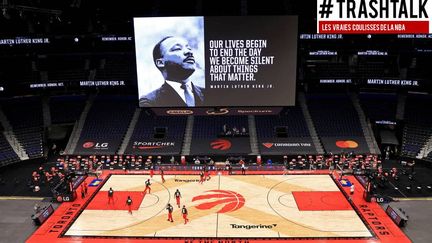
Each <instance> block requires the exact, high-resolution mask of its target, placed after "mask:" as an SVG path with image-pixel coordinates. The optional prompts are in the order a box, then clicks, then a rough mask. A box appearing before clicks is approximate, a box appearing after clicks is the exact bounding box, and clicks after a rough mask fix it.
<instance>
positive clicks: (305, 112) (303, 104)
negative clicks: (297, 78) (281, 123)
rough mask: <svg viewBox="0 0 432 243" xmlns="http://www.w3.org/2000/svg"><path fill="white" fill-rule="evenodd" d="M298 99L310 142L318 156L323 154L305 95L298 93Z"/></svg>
mask: <svg viewBox="0 0 432 243" xmlns="http://www.w3.org/2000/svg"><path fill="white" fill-rule="evenodd" d="M298 99H299V103H300V107H301V109H302V111H303V115H304V118H305V120H306V125H307V127H308V129H309V133H310V135H311V138H312V141H313V143H314V145H315V148H316V150H317V153H318V154H324V148H323V146H322V144H321V141H320V139H319V137H318V134H317V132H316V129H315V126H314V124H313V121H312V118H311V115H310V113H309V109H308V107H307V103H306V97H305V95H304V93H303V92H299V93H298Z"/></svg>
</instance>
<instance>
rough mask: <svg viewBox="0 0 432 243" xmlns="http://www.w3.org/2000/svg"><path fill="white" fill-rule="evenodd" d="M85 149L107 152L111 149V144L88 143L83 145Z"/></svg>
mask: <svg viewBox="0 0 432 243" xmlns="http://www.w3.org/2000/svg"><path fill="white" fill-rule="evenodd" d="M82 147H83V148H85V149H96V150H106V149H108V147H109V143H97V142H93V141H86V142H84V143H83V144H82Z"/></svg>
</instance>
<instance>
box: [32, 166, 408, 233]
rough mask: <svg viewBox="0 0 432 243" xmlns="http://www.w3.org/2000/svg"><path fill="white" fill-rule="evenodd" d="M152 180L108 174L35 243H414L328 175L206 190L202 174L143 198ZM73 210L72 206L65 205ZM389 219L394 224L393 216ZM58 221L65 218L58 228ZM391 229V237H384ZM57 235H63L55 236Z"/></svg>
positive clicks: (222, 180)
mask: <svg viewBox="0 0 432 243" xmlns="http://www.w3.org/2000/svg"><path fill="white" fill-rule="evenodd" d="M148 178H149V175H143V174H108V175H106V178H105V180H104V181H103V182H102V183H100V184H99V185H98V186H97V187H93V188H92V187H90V193H91V196H88V197H87V198H86V199H78V200H77V201H76V203H72V206H70V207H69V208H64V211H63V212H61V213H60V214H57V215H54V216H52V217H51V218H53V219H51V218H50V221H52V222H51V223H50V222H49V221H48V222H47V223H45V224H44V225H43V226H42V227H41V228H40V229H39V230H38V231H37V232H36V233H35V234H34V235H33V236H32V237H31V238H30V239H29V241H28V242H37V241H38V240H41V239H42V238H44V239H45V240H46V239H47V238H46V237H49V236H53V237H54V238H55V239H56V241H57V242H75V241H74V240H76V239H80V240H81V241H84V242H99V241H100V240H101V239H104V240H106V239H111V240H114V241H115V240H121V239H128V241H129V242H132V241H133V242H135V241H134V240H138V241H139V240H149V239H152V240H173V239H177V240H178V239H249V240H252V241H253V240H263V239H265V240H282V239H283V240H329V241H334V240H344V241H352V242H380V239H381V240H382V237H383V236H384V237H391V238H390V239H398V240H402V241H398V242H409V240H408V239H407V238H406V236H405V235H404V234H403V233H402V232H401V231H400V230H399V229H398V228H397V226H395V225H394V224H393V225H391V224H392V222H391V220H390V219H389V218H388V220H385V219H384V220H380V221H383V222H384V223H381V222H378V223H379V225H378V226H380V227H374V226H376V225H377V223H376V222H375V223H371V222H370V220H368V219H367V218H366V217H365V214H368V215H370V214H371V211H372V212H374V213H375V214H376V215H378V213H377V210H378V209H377V208H379V205H378V204H376V203H370V204H375V205H376V206H377V207H376V208H375V209H373V210H371V211H370V210H369V209H368V210H364V207H365V206H364V205H363V206H362V205H360V206H359V205H356V201H358V200H362V199H361V191H360V190H357V189H356V194H358V195H355V197H353V198H352V200H351V202H350V201H349V200H348V196H347V195H348V194H347V193H346V192H345V188H342V187H341V185H338V184H337V183H338V182H336V181H335V180H334V179H333V178H332V177H331V176H330V175H328V174H293V175H212V177H211V179H210V180H207V181H205V182H204V183H203V184H200V183H199V176H198V175H179V174H177V175H165V180H166V181H165V183H162V182H161V177H160V176H159V175H155V176H154V177H153V178H152V180H151V181H152V185H151V193H150V194H149V193H143V191H144V189H145V181H146V180H147V179H148ZM89 179H90V178H88V180H89ZM352 180H355V179H354V177H352ZM89 181H91V180H89ZM110 187H111V188H113V190H114V191H115V192H114V203H111V202H110V203H109V204H108V192H107V191H108V190H109V188H110ZM359 187H360V186H359ZM176 189H179V190H180V192H181V194H182V198H181V206H183V205H185V206H186V208H187V209H188V212H189V215H188V218H189V220H190V221H189V222H188V223H187V224H185V223H184V220H183V217H182V214H181V208H179V207H178V206H177V205H176V200H175V198H174V192H175V191H176ZM341 189H342V190H341ZM357 191H359V192H357ZM128 196H130V197H131V198H132V200H133V205H132V214H129V213H128V210H127V205H126V199H127V197H128ZM81 201H82V202H81ZM168 203H171V205H173V207H174V212H173V218H174V222H170V221H167V210H166V209H165V208H166V205H167V204H168ZM67 204H71V203H63V205H67ZM63 205H62V206H63ZM371 206H372V205H369V206H367V207H371ZM74 207H76V209H73V208H74ZM372 208H373V207H372ZM57 211H62V210H61V209H59V210H57ZM57 211H56V212H57ZM68 211H69V213H68ZM381 211H382V209H381ZM65 215H69V216H70V217H67V218H65ZM366 216H367V215H366ZM383 216H384V217H386V216H385V213H384V215H383ZM56 217H57V218H60V219H65V220H64V224H63V225H60V226H57V228H55V227H56V226H55V221H56ZM375 218H376V217H375ZM57 223H58V222H57ZM386 224H388V225H386ZM44 226H45V227H44ZM44 228H45V229H44ZM383 229H385V231H386V232H387V231H388V232H390V233H383ZM52 231H54V233H55V234H51V235H50V234H49V233H51V232H52ZM47 232H48V234H47ZM38 233H39V234H38ZM382 234H384V235H382ZM39 237H42V238H39ZM395 237H396V238H395ZM398 237H400V238H398ZM131 240H132V241H131Z"/></svg>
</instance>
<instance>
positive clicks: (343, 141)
mask: <svg viewBox="0 0 432 243" xmlns="http://www.w3.org/2000/svg"><path fill="white" fill-rule="evenodd" d="M320 139H321V142H322V144H323V146H324V150H325V151H326V152H331V153H343V152H344V153H349V152H354V153H358V154H360V153H370V150H369V147H368V145H367V142H366V139H365V138H364V137H348V136H346V137H321V138H320Z"/></svg>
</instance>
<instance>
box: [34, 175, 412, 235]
mask: <svg viewBox="0 0 432 243" xmlns="http://www.w3.org/2000/svg"><path fill="white" fill-rule="evenodd" d="M281 173H282V172H281V171H265V170H262V171H248V174H251V175H252V174H268V175H272V174H273V175H275V174H279V175H280V174H281ZM109 174H124V172H123V171H104V173H103V174H102V176H101V178H103V179H106V178H107V177H108V175H109ZM129 174H148V172H147V171H133V172H131V173H129ZM165 174H171V173H170V171H166V173H165ZM172 174H198V172H197V171H195V172H192V171H175V173H172ZM223 174H226V173H225V172H224V173H223ZM290 174H328V170H322V171H309V170H305V171H292V172H291V173H290ZM156 176H158V175H156ZM345 178H346V179H349V180H350V181H352V182H354V183H355V185H356V187H355V193H354V195H353V196H352V197H351V198H352V204H353V206H354V207H355V208H356V211H357V212H358V214H359V215H360V217H361V218H363V220H364V221H365V222H367V225H368V227H369V228H370V230H372V231H373V232H374V234H375V237H372V238H365V239H358V238H356V239H349V238H342V239H337V238H333V239H332V238H310V239H308V238H298V239H283V238H282V239H249V238H238V239H233V238H226V239H225V238H214V239H210V238H186V237H185V238H180V237H178V238H148V239H145V238H134V237H124V238H120V237H115V238H92V237H62V236H61V234H62V232H63V231H64V230H65V229H66V228H67V227H69V225H70V224H71V223H72V222H73V221H74V220H75V217H76V216H77V215H78V214H79V212H80V210H82V209H84V208H85V206H86V205H87V204H88V203H89V202H87V201H88V200H89V199H90V198H93V196H94V195H93V194H95V193H97V192H98V190H99V187H100V186H101V185H103V183H101V184H100V185H99V186H98V187H89V191H88V196H87V197H86V198H84V199H81V198H77V199H76V200H75V201H74V202H65V203H62V204H61V205H60V206H59V207H58V208H57V210H56V211H55V212H54V214H53V215H51V217H50V218H49V219H48V220H47V221H46V222H45V223H44V224H43V225H42V226H40V227H39V228H38V229H37V230H36V232H35V233H34V234H33V235H31V236H30V237H29V239H27V241H26V242H27V243H40V242H49V243H54V242H59V243H76V242H84V243H102V242H110V243H114V242H119V243H126V242H128V243H135V242H148V243H150V242H183V243H185V242H188V243H192V242H197V243H198V242H230V243H231V242H238V243H240V242H250V243H252V242H256V243H261V242H263V243H264V242H267V243H268V242H281V241H283V242H298V241H307V242H330V243H336V242H337V243H341V242H350V243H371V242H392V243H405V242H411V241H410V240H409V239H408V237H407V236H406V235H405V234H404V233H403V232H402V231H401V229H400V228H399V227H398V226H397V225H395V224H394V223H393V221H392V220H391V219H390V218H389V217H388V216H387V215H386V213H385V212H384V210H383V209H382V208H381V206H380V205H379V204H378V203H375V202H373V203H368V202H366V201H364V200H363V197H362V195H363V192H364V188H363V187H361V186H360V183H359V182H358V181H357V180H356V179H355V177H354V176H346V177H345ZM93 179H94V177H88V178H87V179H86V180H87V183H88V184H90V182H91V181H92V180H93ZM338 186H339V188H340V189H341V188H342V187H341V186H340V185H338ZM342 193H344V194H345V196H348V194H349V187H344V188H342Z"/></svg>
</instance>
